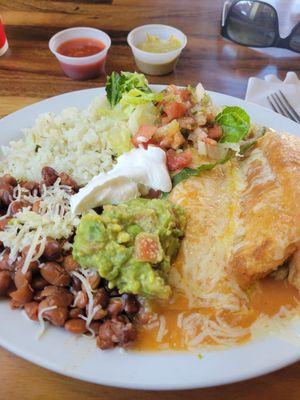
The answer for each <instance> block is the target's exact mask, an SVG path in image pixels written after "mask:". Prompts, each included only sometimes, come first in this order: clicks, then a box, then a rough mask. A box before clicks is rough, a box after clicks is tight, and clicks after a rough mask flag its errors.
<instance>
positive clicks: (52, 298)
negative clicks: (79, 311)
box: [41, 286, 74, 307]
mask: <svg viewBox="0 0 300 400" xmlns="http://www.w3.org/2000/svg"><path fill="white" fill-rule="evenodd" d="M41 296H42V297H47V298H48V301H49V304H51V305H55V306H59V307H68V306H70V305H71V304H72V303H73V300H74V296H73V295H72V293H70V292H69V291H68V290H67V289H65V288H63V287H59V286H46V287H45V288H44V289H43V290H42V292H41Z"/></svg>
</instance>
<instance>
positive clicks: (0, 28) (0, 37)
mask: <svg viewBox="0 0 300 400" xmlns="http://www.w3.org/2000/svg"><path fill="white" fill-rule="evenodd" d="M7 49H8V43H7V40H6V35H5V31H4V25H3V23H2V21H1V19H0V56H2V55H3V54H4V53H5V52H6V51H7Z"/></svg>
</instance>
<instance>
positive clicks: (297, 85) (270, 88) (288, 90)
mask: <svg viewBox="0 0 300 400" xmlns="http://www.w3.org/2000/svg"><path fill="white" fill-rule="evenodd" d="M279 90H281V91H282V93H284V94H285V96H286V97H287V99H288V100H289V102H290V103H291V105H292V106H293V107H294V108H295V110H296V111H297V112H298V113H300V80H299V79H298V77H297V75H296V74H295V72H288V73H287V74H286V77H285V79H284V81H282V80H280V79H279V78H277V77H276V76H275V75H266V76H265V77H264V79H260V78H249V80H248V86H247V92H246V100H248V101H252V102H253V103H257V104H260V105H261V106H264V107H267V108H270V109H271V110H272V107H271V105H270V103H269V102H268V100H267V96H269V95H270V94H272V93H274V92H278V91H279Z"/></svg>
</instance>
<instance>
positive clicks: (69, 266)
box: [62, 254, 79, 272]
mask: <svg viewBox="0 0 300 400" xmlns="http://www.w3.org/2000/svg"><path fill="white" fill-rule="evenodd" d="M62 265H63V267H64V269H65V270H66V271H67V272H71V271H77V270H78V269H79V264H78V262H77V261H75V260H74V258H73V256H72V255H71V254H69V255H68V256H66V257H64V259H63V262H62Z"/></svg>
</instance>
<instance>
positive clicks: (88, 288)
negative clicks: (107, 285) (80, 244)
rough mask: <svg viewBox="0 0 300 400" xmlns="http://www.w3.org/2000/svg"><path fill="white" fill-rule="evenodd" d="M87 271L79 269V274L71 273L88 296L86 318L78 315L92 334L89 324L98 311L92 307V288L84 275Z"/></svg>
mask: <svg viewBox="0 0 300 400" xmlns="http://www.w3.org/2000/svg"><path fill="white" fill-rule="evenodd" d="M86 274H87V271H86V270H83V269H81V273H79V272H77V271H73V272H72V275H74V276H75V277H76V278H78V279H79V280H80V281H81V283H82V284H83V286H84V288H85V291H86V294H87V296H88V306H87V317H84V316H83V315H80V317H81V318H82V319H84V320H85V321H86V328H87V329H88V330H89V331H90V332H92V333H94V332H93V331H92V330H91V329H90V324H91V322H92V320H93V318H94V315H95V313H96V312H97V311H98V310H99V307H98V308H97V307H94V296H93V293H92V288H91V285H90V283H89V281H88V280H87V278H86V276H84V275H86Z"/></svg>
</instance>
